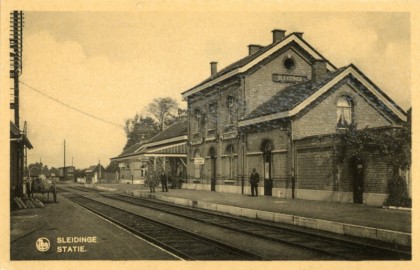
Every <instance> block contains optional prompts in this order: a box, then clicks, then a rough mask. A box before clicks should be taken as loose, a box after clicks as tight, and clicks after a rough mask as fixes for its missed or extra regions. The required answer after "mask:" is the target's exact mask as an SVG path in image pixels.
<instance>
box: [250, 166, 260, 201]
mask: <svg viewBox="0 0 420 270" xmlns="http://www.w3.org/2000/svg"><path fill="white" fill-rule="evenodd" d="M258 182H260V175H259V174H258V173H257V170H256V169H255V168H254V169H252V173H251V177H250V178H249V183H250V184H251V195H252V196H254V194H255V196H256V197H258Z"/></svg>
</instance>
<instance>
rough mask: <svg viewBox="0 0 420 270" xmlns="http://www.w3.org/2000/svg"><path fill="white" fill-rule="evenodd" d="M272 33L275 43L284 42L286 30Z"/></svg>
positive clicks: (275, 30) (277, 30) (276, 30)
mask: <svg viewBox="0 0 420 270" xmlns="http://www.w3.org/2000/svg"><path fill="white" fill-rule="evenodd" d="M271 32H273V43H276V42H278V41H280V40H282V39H283V38H284V37H285V36H286V30H281V29H274V30H273V31H271Z"/></svg>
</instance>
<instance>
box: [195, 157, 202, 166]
mask: <svg viewBox="0 0 420 270" xmlns="http://www.w3.org/2000/svg"><path fill="white" fill-rule="evenodd" d="M194 164H197V165H203V164H204V158H194Z"/></svg>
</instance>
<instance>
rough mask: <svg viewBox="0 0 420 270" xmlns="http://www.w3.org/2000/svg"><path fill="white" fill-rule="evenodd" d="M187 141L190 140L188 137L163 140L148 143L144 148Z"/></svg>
mask: <svg viewBox="0 0 420 270" xmlns="http://www.w3.org/2000/svg"><path fill="white" fill-rule="evenodd" d="M187 139H188V135H182V136H178V137H173V138H169V139H166V140H162V141H157V142H151V143H146V144H144V145H143V146H145V147H151V146H155V145H160V144H165V143H170V142H176V141H179V140H187Z"/></svg>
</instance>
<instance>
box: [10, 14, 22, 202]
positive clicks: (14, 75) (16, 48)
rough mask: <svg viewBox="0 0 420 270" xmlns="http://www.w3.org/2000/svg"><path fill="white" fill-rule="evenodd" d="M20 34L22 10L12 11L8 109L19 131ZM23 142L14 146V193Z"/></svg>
mask: <svg viewBox="0 0 420 270" xmlns="http://www.w3.org/2000/svg"><path fill="white" fill-rule="evenodd" d="M22 35H23V12H22V11H13V12H11V13H10V36H9V48H10V54H9V55H10V75H9V77H10V79H13V86H12V87H11V88H10V97H11V99H10V109H11V110H13V113H14V125H15V126H16V127H17V128H18V130H19V132H20V123H19V120H20V117H19V103H20V102H19V76H20V75H21V74H22V48H23V42H22ZM25 147H26V146H25V144H24V143H23V141H21V142H19V143H18V144H17V146H16V156H17V160H16V162H17V164H16V165H17V166H16V169H15V176H14V177H16V180H12V178H11V180H12V181H16V182H15V183H16V185H17V187H18V188H17V190H16V194H15V195H18V196H21V195H23V183H24V181H23V177H24V166H25V164H24V163H25Z"/></svg>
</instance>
